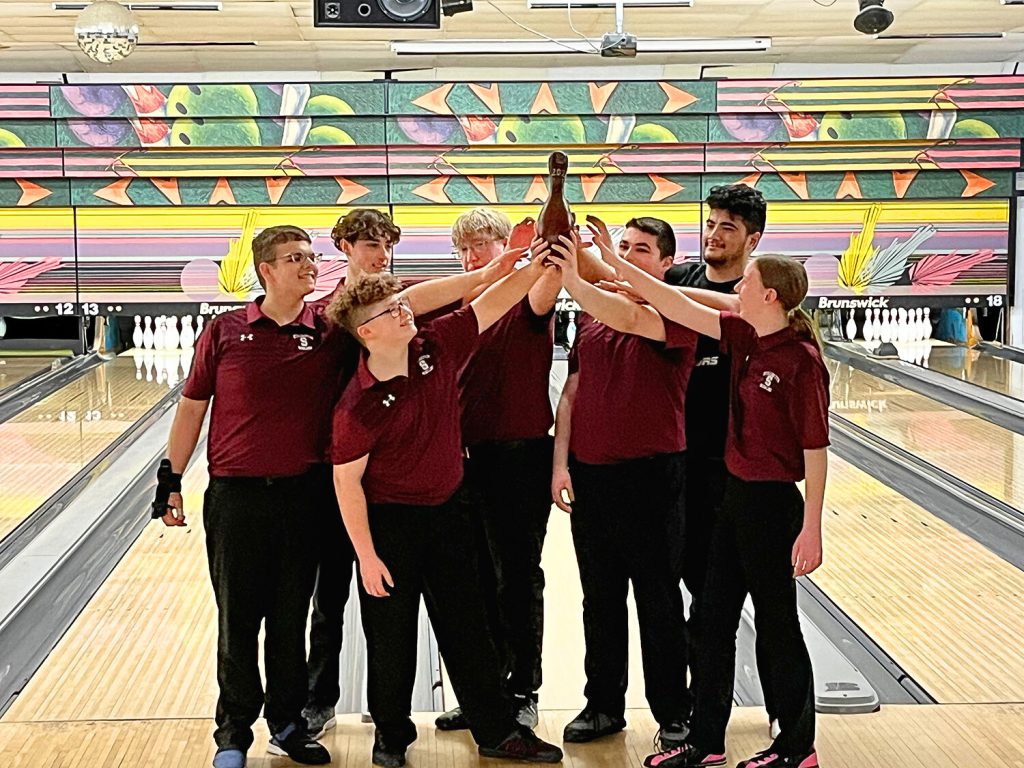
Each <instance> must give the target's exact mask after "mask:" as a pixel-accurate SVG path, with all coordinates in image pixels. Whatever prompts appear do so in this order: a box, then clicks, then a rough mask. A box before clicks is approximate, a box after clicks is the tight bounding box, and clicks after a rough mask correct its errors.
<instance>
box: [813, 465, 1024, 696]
mask: <svg viewBox="0 0 1024 768" xmlns="http://www.w3.org/2000/svg"><path fill="white" fill-rule="evenodd" d="M823 525H824V540H825V562H824V565H822V567H821V568H820V569H819V570H818V571H817V572H815V573H814V574H813V575H812V577H811V578H812V579H813V580H814V582H815V583H816V584H817V585H818V586H820V587H821V588H822V589H823V590H824V591H825V593H826V594H827V595H828V596H829V597H830V598H832V600H834V601H835V602H836V604H837V605H838V606H839V607H840V608H841V609H842V610H843V611H844V612H845V613H846V614H847V615H849V616H850V618H851V619H853V620H854V621H855V622H856V623H857V624H858V625H859V626H860V627H861V628H862V629H863V630H864V631H865V632H866V633H867V634H868V635H869V636H870V637H871V638H872V639H873V640H875V641H876V642H877V643H878V644H879V645H880V646H881V647H882V648H884V649H885V650H886V651H887V652H888V653H889V654H890V655H891V656H892V657H893V658H894V659H895V660H896V661H897V662H898V663H899V664H900V665H901V666H902V667H903V668H904V669H905V670H906V671H907V673H908V674H910V675H911V676H912V677H913V678H914V679H916V680H917V681H918V682H919V683H920V684H921V685H922V686H923V687H924V689H925V690H926V691H928V692H929V693H930V694H931V695H932V696H933V697H934V698H935V699H936V700H937V701H938V702H940V703H943V704H952V703H997V702H1024V654H1022V653H1021V652H1020V648H1021V644H1020V638H1021V637H1022V636H1024V611H1022V610H1021V605H1022V604H1024V572H1022V571H1020V570H1018V569H1017V568H1015V567H1014V566H1012V565H1010V564H1008V563H1007V562H1006V561H1004V560H1002V559H1001V558H999V557H998V556H997V555H995V554H993V553H991V552H990V551H989V550H987V549H985V548H984V547H983V546H982V545H981V544H979V543H978V542H976V541H974V539H972V538H970V537H969V536H967V535H965V534H963V533H961V532H960V531H958V530H956V529H955V528H953V527H952V526H950V525H948V524H946V523H945V522H943V521H942V520H939V519H938V518H936V517H934V516H933V515H931V514H930V513H928V512H927V511H926V510H924V509H923V508H921V507H919V506H917V505H916V504H914V503H912V502H910V501H908V500H907V499H906V498H904V497H903V496H901V495H900V494H898V493H897V492H896V491H893V490H892V489H891V488H889V487H888V486H886V485H883V484H882V483H880V482H879V481H877V480H875V479H874V478H872V477H871V476H869V475H867V474H866V473H864V472H861V471H860V470H859V469H857V468H855V467H853V466H852V465H850V464H848V463H846V462H844V461H842V460H841V459H839V458H838V457H836V456H835V455H833V456H831V457H830V465H829V481H828V489H827V491H826V498H825V510H824V515H823Z"/></svg>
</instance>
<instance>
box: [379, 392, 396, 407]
mask: <svg viewBox="0 0 1024 768" xmlns="http://www.w3.org/2000/svg"><path fill="white" fill-rule="evenodd" d="M394 402H395V396H394V395H387V396H386V397H385V398H384V399H383V400H381V403H383V404H384V407H385V408H390V407H391V405H392V403H394Z"/></svg>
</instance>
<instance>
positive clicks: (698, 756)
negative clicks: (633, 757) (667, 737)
mask: <svg viewBox="0 0 1024 768" xmlns="http://www.w3.org/2000/svg"><path fill="white" fill-rule="evenodd" d="M644 765H645V766H647V768H706V766H711V765H725V755H716V754H712V753H709V752H703V751H701V750H699V749H697V748H696V747H695V746H693V745H692V744H683V745H682V746H681V747H675V748H673V749H667V750H665V751H664V752H657V753H656V754H653V755H648V756H647V758H646V759H645V760H644Z"/></svg>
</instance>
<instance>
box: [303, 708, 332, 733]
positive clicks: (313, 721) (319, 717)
mask: <svg viewBox="0 0 1024 768" xmlns="http://www.w3.org/2000/svg"><path fill="white" fill-rule="evenodd" d="M302 716H303V717H304V718H305V719H306V733H308V734H309V738H311V739H322V738H323V736H324V734H325V733H326V732H327V731H328V730H330V729H331V728H333V727H334V726H336V725H337V724H338V719H337V716H336V713H335V711H334V707H321V706H319V705H316V704H309V705H307V706H306V708H305V709H303V710H302Z"/></svg>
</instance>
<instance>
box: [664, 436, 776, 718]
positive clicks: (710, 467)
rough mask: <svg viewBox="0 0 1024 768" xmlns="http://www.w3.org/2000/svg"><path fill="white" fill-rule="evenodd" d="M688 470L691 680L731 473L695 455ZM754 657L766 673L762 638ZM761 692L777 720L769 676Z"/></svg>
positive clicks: (685, 567) (718, 461)
mask: <svg viewBox="0 0 1024 768" xmlns="http://www.w3.org/2000/svg"><path fill="white" fill-rule="evenodd" d="M686 469H687V473H688V474H689V477H690V482H688V483H687V484H686V556H685V557H684V558H683V583H684V584H685V585H686V589H687V591H689V593H690V596H691V597H692V598H693V600H692V602H691V603H690V620H689V621H688V622H687V623H686V627H687V629H688V630H689V632H690V675H691V677H692V676H693V667H694V665H695V664H698V663H699V662H700V658H701V654H700V642H701V638H700V604H701V602H702V600H703V598H704V583H705V581H706V580H707V572H708V559H709V555H710V553H711V536H712V533H713V531H714V527H715V521H716V520H717V519H718V517H719V514H720V509H721V507H722V500H723V498H724V496H725V479H726V476H727V475H728V472H727V470H726V469H725V461H724V460H723V459H716V458H709V457H707V456H699V455H695V454H693V453H688V454H687V456H686ZM754 653H755V655H756V657H757V668H758V670H767V669H768V659H767V657H766V656H765V652H764V643H763V642H762V641H761V635H760V634H759V635H757V639H756V641H755V643H754ZM761 690H762V692H763V693H764V706H765V709H767V710H768V717H769V719H771V720H775V719H777V717H778V715H777V709H776V706H775V699H774V695H773V694H772V686H771V676H770V675H767V674H763V675H761Z"/></svg>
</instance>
